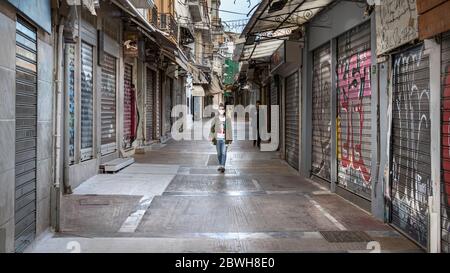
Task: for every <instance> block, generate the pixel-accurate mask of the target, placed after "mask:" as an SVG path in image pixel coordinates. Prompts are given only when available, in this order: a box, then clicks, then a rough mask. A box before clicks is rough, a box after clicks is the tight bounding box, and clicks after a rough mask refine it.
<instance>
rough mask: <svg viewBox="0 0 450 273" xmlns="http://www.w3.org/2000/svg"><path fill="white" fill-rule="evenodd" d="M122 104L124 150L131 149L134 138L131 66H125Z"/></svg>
mask: <svg viewBox="0 0 450 273" xmlns="http://www.w3.org/2000/svg"><path fill="white" fill-rule="evenodd" d="M123 100H124V102H123V138H124V146H125V147H124V148H125V149H128V148H131V145H132V142H133V136H134V125H133V121H134V109H133V105H134V102H133V100H134V88H133V66H132V65H130V64H125V72H124V99H123Z"/></svg>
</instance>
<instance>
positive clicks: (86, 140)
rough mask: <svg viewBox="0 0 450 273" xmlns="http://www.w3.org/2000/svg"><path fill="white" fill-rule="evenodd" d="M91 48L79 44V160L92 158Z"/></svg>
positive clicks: (92, 88) (92, 69) (92, 65)
mask: <svg viewBox="0 0 450 273" xmlns="http://www.w3.org/2000/svg"><path fill="white" fill-rule="evenodd" d="M93 54H94V51H93V47H92V46H90V45H88V44H86V43H81V160H82V161H84V160H89V159H92V157H93V150H92V146H93V140H94V138H93V129H94V128H93V127H94V95H93V92H94V85H93V84H94V73H93V72H94V62H93Z"/></svg>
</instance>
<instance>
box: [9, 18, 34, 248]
mask: <svg viewBox="0 0 450 273" xmlns="http://www.w3.org/2000/svg"><path fill="white" fill-rule="evenodd" d="M37 95H38V92H37V40H36V30H35V29H34V28H32V27H31V26H29V25H28V24H26V23H25V22H24V21H22V20H20V19H18V20H17V23H16V144H15V149H16V156H15V202H14V223H15V233H14V237H15V251H16V252H22V251H23V250H24V249H25V248H26V247H27V246H28V245H29V244H30V243H31V242H32V241H33V240H34V237H35V234H36V160H37V148H36V145H37V144H36V137H37Z"/></svg>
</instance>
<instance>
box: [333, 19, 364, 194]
mask: <svg viewBox="0 0 450 273" xmlns="http://www.w3.org/2000/svg"><path fill="white" fill-rule="evenodd" d="M371 57H372V56H371V49H370V24H368V23H365V24H363V25H361V26H359V27H356V28H354V29H352V30H350V31H349V32H347V33H345V34H344V35H343V36H341V37H339V38H338V63H337V74H338V79H337V80H338V82H337V100H338V106H337V113H338V117H337V136H338V147H337V148H338V149H337V150H338V153H337V160H338V185H339V186H340V187H342V188H344V189H346V190H348V191H351V192H353V193H355V194H357V195H359V196H361V197H363V198H365V199H368V200H370V198H371V192H372V184H371V182H372V175H371V123H372V122H371V119H372V116H371V95H372V90H371V83H370V80H371V79H370V73H371Z"/></svg>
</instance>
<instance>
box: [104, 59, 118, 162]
mask: <svg viewBox="0 0 450 273" xmlns="http://www.w3.org/2000/svg"><path fill="white" fill-rule="evenodd" d="M104 60H105V61H104V64H103V66H102V94H101V95H102V98H101V104H102V108H101V109H102V112H101V124H102V127H101V130H102V135H101V136H102V142H101V143H102V155H105V154H109V153H113V152H115V151H116V149H117V148H116V147H117V144H116V132H117V130H116V58H114V57H113V56H111V55H109V54H106V53H105V58H104Z"/></svg>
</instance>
